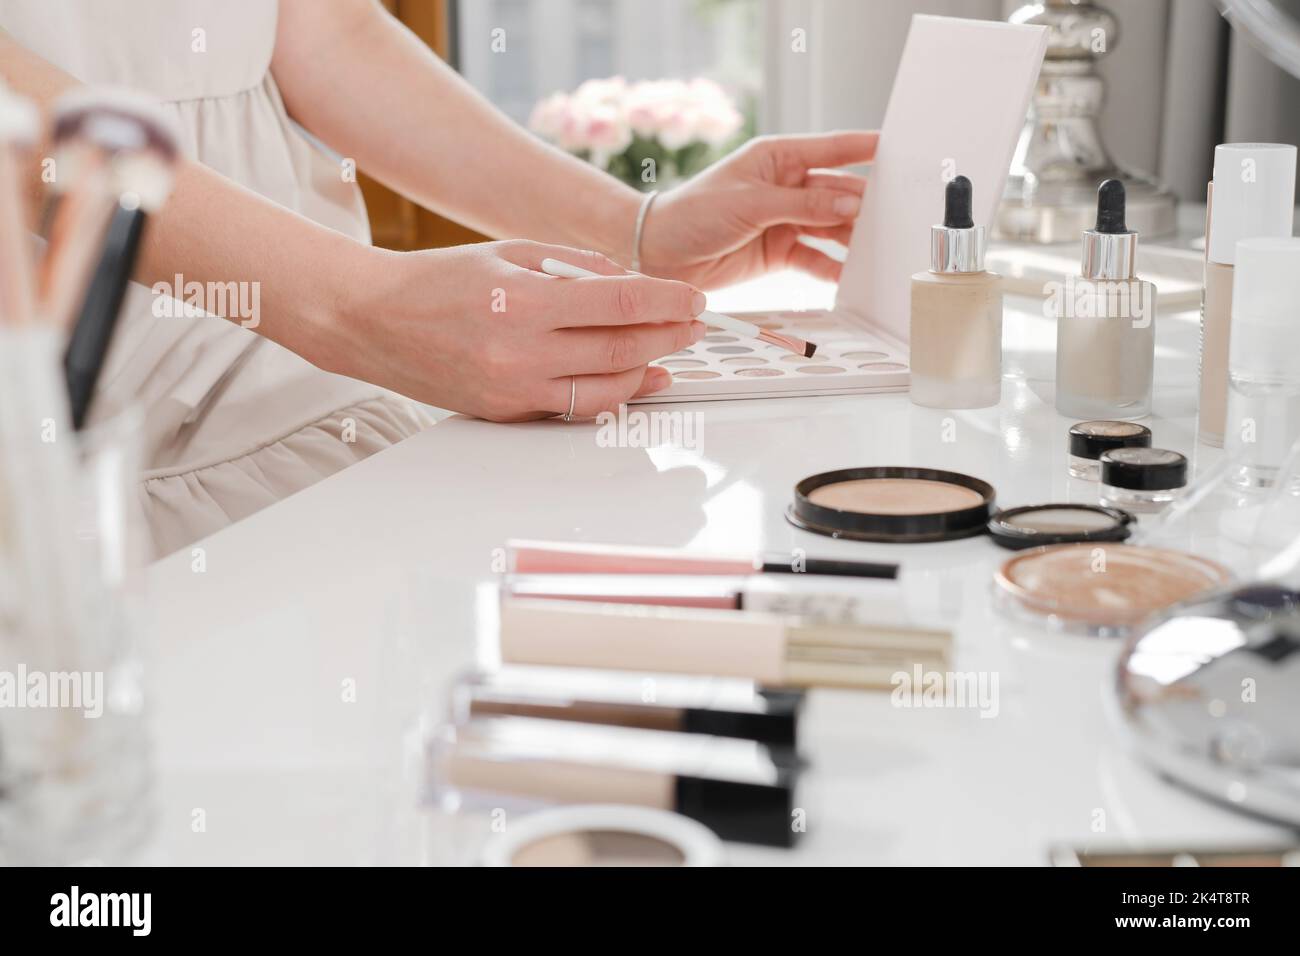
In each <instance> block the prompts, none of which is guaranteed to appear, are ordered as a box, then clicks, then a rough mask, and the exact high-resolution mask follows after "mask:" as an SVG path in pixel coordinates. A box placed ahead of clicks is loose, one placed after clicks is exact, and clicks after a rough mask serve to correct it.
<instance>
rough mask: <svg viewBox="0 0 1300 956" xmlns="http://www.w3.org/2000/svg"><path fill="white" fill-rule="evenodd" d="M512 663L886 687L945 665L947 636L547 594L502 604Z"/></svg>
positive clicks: (503, 637)
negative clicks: (913, 671) (900, 676)
mask: <svg viewBox="0 0 1300 956" xmlns="http://www.w3.org/2000/svg"><path fill="white" fill-rule="evenodd" d="M499 640H500V655H501V660H502V661H503V662H504V663H508V664H542V665H547V666H554V667H595V668H606V669H612V670H630V671H650V672H654V671H666V672H669V673H676V674H712V675H717V676H720V677H743V678H745V679H747V680H752V681H757V682H758V683H760V684H765V685H768V686H792V687H811V686H829V687H864V688H883V687H889V686H891V683H890V682H891V680H892V679H893V677H894V675H895V674H897V673H898V672H899V671H906V670H908V669H910V668H911V667H913V665H915V664H920V665H922V667H924V668H927V669H932V670H944V669H946V667H947V660H948V652H949V648H950V645H951V635H950V634H948V633H947V632H946V631H931V630H920V629H913V628H904V627H892V626H886V627H863V626H850V625H839V624H820V623H804V622H802V621H800V620H798V619H795V620H793V621H792V620H790V619H787V618H784V617H779V616H777V615H772V614H763V613H759V612H751V611H721V610H711V609H701V608H678V607H656V606H647V605H630V604H593V603H586V602H577V601H575V602H568V601H555V600H549V599H544V598H537V599H522V600H521V599H516V600H506V601H503V602H502V604H501V610H500V638H499Z"/></svg>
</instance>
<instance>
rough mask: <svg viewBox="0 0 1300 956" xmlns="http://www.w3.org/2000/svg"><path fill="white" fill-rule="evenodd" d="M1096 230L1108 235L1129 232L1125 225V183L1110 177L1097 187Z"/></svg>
mask: <svg viewBox="0 0 1300 956" xmlns="http://www.w3.org/2000/svg"><path fill="white" fill-rule="evenodd" d="M1093 231H1094V232H1100V233H1103V234H1105V235H1108V236H1114V235H1119V234H1120V233H1125V232H1128V227H1127V226H1125V225H1124V184H1123V183H1122V182H1120V181H1119V180H1118V179H1108V180H1106V181H1105V182H1104V183H1102V184H1101V185H1100V186H1098V187H1097V225H1096V226H1095V227H1094V229H1093Z"/></svg>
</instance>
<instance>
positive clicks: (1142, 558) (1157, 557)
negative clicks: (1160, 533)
mask: <svg viewBox="0 0 1300 956" xmlns="http://www.w3.org/2000/svg"><path fill="white" fill-rule="evenodd" d="M995 580H996V584H997V588H998V591H999V594H1000V596H1001V598H1002V600H1003V606H1004V607H1010V608H1012V609H1019V610H1022V611H1025V612H1027V613H1029V614H1030V615H1032V616H1034V617H1038V618H1043V617H1046V618H1047V619H1048V620H1049V621H1050V622H1051V623H1053V624H1056V625H1058V626H1060V627H1062V628H1064V629H1067V630H1080V631H1084V632H1087V633H1096V634H1120V633H1123V632H1124V631H1125V630H1126V629H1128V628H1129V627H1132V626H1133V625H1135V624H1137V623H1139V622H1141V621H1142V620H1143V619H1144V618H1145V617H1147V616H1148V615H1150V614H1153V613H1155V612H1156V611H1161V610H1164V609H1165V608H1167V607H1169V606H1170V605H1172V604H1177V603H1178V602H1179V601H1184V600H1186V599H1187V598H1190V597H1192V596H1193V595H1196V594H1199V593H1200V592H1202V591H1205V590H1208V589H1210V588H1214V587H1220V586H1222V585H1224V584H1227V583H1228V582H1229V581H1231V580H1232V575H1231V574H1230V573H1229V571H1228V570H1227V568H1225V567H1223V566H1222V565H1220V564H1216V563H1215V562H1213V561H1208V560H1206V559H1205V558H1198V557H1196V556H1195V555H1191V554H1184V553H1183V552H1181V551H1170V550H1166V549H1163V548H1143V547H1135V546H1132V545H1127V544H1061V545H1054V546H1052V547H1047V548H1036V549H1034V550H1032V551H1024V552H1021V553H1020V554H1018V555H1016V556H1015V557H1013V558H1011V559H1010V560H1009V561H1007V562H1006V563H1005V564H1003V565H1002V567H1001V569H1000V570H999V571H998V573H997V577H996V579H995Z"/></svg>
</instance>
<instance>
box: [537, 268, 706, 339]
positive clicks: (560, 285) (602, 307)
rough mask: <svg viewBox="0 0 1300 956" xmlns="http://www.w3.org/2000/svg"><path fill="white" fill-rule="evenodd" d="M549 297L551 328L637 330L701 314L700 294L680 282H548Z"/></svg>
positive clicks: (626, 278) (636, 278) (629, 278)
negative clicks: (618, 327) (627, 327)
mask: <svg viewBox="0 0 1300 956" xmlns="http://www.w3.org/2000/svg"><path fill="white" fill-rule="evenodd" d="M546 282H547V292H548V294H549V295H550V296H551V297H552V298H551V300H550V303H549V305H548V308H547V309H546V314H547V316H548V320H549V321H550V323H551V327H552V328H555V329H560V328H578V327H583V326H608V325H642V324H645V323H648V322H674V323H684V322H689V321H690V320H691V319H693V318H695V316H697V315H699V314H700V313H701V312H703V311H704V306H705V304H706V300H705V298H704V293H703V292H700V291H698V290H696V289H694V288H692V287H691V286H689V285H687V284H686V283H685V282H677V281H674V280H672V279H652V278H650V277H649V276H642V275H634V274H628V275H620V276H599V277H595V278H591V279H557V278H553V277H548V278H547V280H546Z"/></svg>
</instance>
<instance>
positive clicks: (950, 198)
mask: <svg viewBox="0 0 1300 956" xmlns="http://www.w3.org/2000/svg"><path fill="white" fill-rule="evenodd" d="M971 192H972V190H971V185H970V180H969V179H967V178H966V177H965V176H954V177H953V178H952V180H951V181H950V182H949V183H948V186H947V188H946V189H944V191H943V225H944V228H946V229H973V228H974V227H975V220H974V219H972V218H971V215H970V207H971Z"/></svg>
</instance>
